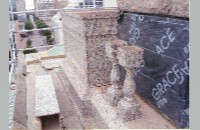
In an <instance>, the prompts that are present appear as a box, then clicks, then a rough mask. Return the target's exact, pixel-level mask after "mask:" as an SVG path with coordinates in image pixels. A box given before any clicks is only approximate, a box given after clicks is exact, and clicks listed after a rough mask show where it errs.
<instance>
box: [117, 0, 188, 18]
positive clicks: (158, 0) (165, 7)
mask: <svg viewBox="0 0 200 130" xmlns="http://www.w3.org/2000/svg"><path fill="white" fill-rule="evenodd" d="M117 1H118V7H119V10H122V11H128V12H137V13H148V14H161V15H169V16H177V17H186V18H189V0H117Z"/></svg>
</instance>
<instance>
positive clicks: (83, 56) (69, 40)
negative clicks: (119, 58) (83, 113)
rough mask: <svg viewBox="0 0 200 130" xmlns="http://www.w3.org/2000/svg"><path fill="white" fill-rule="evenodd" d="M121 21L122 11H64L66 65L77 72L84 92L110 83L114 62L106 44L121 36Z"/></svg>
mask: <svg viewBox="0 0 200 130" xmlns="http://www.w3.org/2000/svg"><path fill="white" fill-rule="evenodd" d="M117 20H118V10H108V9H107V10H104V9H98V10H97V9H96V10H75V11H71V12H69V11H68V12H62V21H63V33H64V44H65V52H66V65H68V67H71V68H72V69H73V70H75V71H76V72H77V73H76V76H75V77H77V79H79V80H80V81H81V82H82V85H83V84H84V86H85V87H83V90H82V91H84V89H86V87H88V86H101V85H103V84H107V83H110V73H111V69H112V63H111V61H110V59H109V58H108V57H107V56H106V52H105V43H106V41H111V40H115V39H117ZM67 62H71V64H68V63H67ZM63 67H64V66H63ZM69 75H70V74H69ZM71 82H72V84H73V81H71ZM74 84H76V83H74ZM74 87H78V86H77V84H76V85H74Z"/></svg>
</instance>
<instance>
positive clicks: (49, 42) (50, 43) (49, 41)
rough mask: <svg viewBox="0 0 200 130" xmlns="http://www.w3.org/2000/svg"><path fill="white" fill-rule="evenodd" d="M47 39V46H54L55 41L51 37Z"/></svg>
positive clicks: (48, 36)
mask: <svg viewBox="0 0 200 130" xmlns="http://www.w3.org/2000/svg"><path fill="white" fill-rule="evenodd" d="M46 38H47V44H48V45H52V42H53V40H54V39H53V38H52V37H51V35H47V36H46Z"/></svg>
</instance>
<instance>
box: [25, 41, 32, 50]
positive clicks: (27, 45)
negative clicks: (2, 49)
mask: <svg viewBox="0 0 200 130" xmlns="http://www.w3.org/2000/svg"><path fill="white" fill-rule="evenodd" d="M31 44H32V41H31V39H28V40H27V42H26V47H27V48H31Z"/></svg>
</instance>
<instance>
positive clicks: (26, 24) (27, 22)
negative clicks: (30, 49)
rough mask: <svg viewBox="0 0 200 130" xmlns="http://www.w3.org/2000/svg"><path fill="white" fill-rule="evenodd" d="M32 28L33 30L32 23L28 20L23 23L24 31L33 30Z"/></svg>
mask: <svg viewBox="0 0 200 130" xmlns="http://www.w3.org/2000/svg"><path fill="white" fill-rule="evenodd" d="M33 28H34V26H33V23H32V22H31V21H30V20H27V21H26V22H25V29H26V30H31V29H33Z"/></svg>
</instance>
